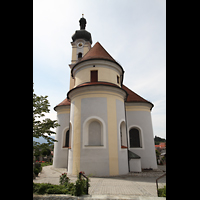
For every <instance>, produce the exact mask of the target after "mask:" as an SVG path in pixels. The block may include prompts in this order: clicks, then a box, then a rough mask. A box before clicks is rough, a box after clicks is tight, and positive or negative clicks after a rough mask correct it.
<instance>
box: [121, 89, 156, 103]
mask: <svg viewBox="0 0 200 200" xmlns="http://www.w3.org/2000/svg"><path fill="white" fill-rule="evenodd" d="M122 89H124V90H125V91H126V92H127V93H128V97H127V99H126V102H147V103H151V102H149V101H147V100H146V99H144V98H142V97H141V96H139V95H138V94H136V93H135V92H133V91H132V90H130V89H129V88H128V87H126V86H125V85H122ZM151 104H152V103H151ZM152 105H153V104H152Z"/></svg>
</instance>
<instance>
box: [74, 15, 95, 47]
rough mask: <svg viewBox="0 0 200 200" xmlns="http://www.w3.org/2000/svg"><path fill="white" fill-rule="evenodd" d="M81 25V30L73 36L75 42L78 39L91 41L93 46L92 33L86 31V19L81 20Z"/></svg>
mask: <svg viewBox="0 0 200 200" xmlns="http://www.w3.org/2000/svg"><path fill="white" fill-rule="evenodd" d="M79 23H80V30H76V32H75V33H74V35H72V40H73V42H74V41H75V40H77V39H84V40H85V41H89V42H90V43H91V44H92V36H91V33H90V32H88V31H86V30H85V26H86V23H87V21H86V19H85V18H84V17H82V18H81V19H80V20H79Z"/></svg>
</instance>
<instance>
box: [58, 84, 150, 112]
mask: <svg viewBox="0 0 200 200" xmlns="http://www.w3.org/2000/svg"><path fill="white" fill-rule="evenodd" d="M90 85H108V86H113V87H117V88H120V87H119V86H117V85H116V84H113V83H108V82H101V81H99V82H88V83H83V84H81V85H78V86H77V87H76V88H79V87H83V86H90ZM76 88H73V89H76ZM121 88H122V89H123V90H125V91H126V93H127V94H128V95H127V98H126V101H125V102H128V103H129V102H146V103H150V104H151V105H152V107H151V109H152V108H153V106H154V105H153V104H152V103H151V102H149V101H147V100H146V99H144V98H142V97H141V96H139V95H138V94H136V93H135V92H133V91H132V90H130V89H129V88H128V87H126V86H125V85H122V87H121ZM73 89H72V90H73ZM70 104H71V101H70V99H67V98H66V99H64V100H63V101H62V102H61V103H59V104H58V105H57V106H55V107H54V110H55V108H56V107H58V106H68V105H70Z"/></svg>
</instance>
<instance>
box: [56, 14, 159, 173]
mask: <svg viewBox="0 0 200 200" xmlns="http://www.w3.org/2000/svg"><path fill="white" fill-rule="evenodd" d="M79 22H80V30H76V32H75V34H74V35H73V36H72V42H71V45H72V60H71V64H69V67H70V70H71V73H70V88H69V91H68V93H67V98H66V99H64V100H63V101H62V102H61V103H59V104H58V105H57V106H55V107H54V110H55V111H56V112H57V119H58V123H59V124H60V126H59V127H57V130H56V136H55V139H56V140H57V141H58V142H55V143H54V155H53V156H54V158H53V167H55V168H67V170H68V173H69V174H73V175H76V174H77V173H78V172H79V171H84V172H85V174H86V175H89V174H92V175H94V176H95V175H96V176H112V175H121V174H127V173H129V172H130V171H133V172H134V171H135V172H141V170H142V168H152V169H156V168H157V163H156V155H155V147H154V137H153V128H152V119H151V110H152V108H153V104H152V103H151V102H149V101H147V100H145V99H144V98H142V97H141V96H139V95H138V94H136V93H135V92H133V91H132V90H131V89H129V88H128V87H127V86H125V85H124V84H123V80H124V68H123V67H122V66H121V65H120V64H119V63H118V62H116V60H115V59H114V58H113V57H112V56H111V55H110V54H109V53H108V52H107V51H106V50H105V49H104V47H103V46H102V45H101V44H100V43H99V42H97V43H96V44H95V45H94V46H93V47H92V37H91V34H90V33H89V32H88V31H86V30H85V26H86V19H85V18H84V17H82V18H81V19H80V21H79ZM111 42H112V41H111ZM125 50H126V49H125ZM133 74H134V68H133Z"/></svg>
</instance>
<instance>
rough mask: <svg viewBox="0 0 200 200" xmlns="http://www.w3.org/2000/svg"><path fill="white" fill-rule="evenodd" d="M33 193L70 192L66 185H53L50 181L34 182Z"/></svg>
mask: <svg viewBox="0 0 200 200" xmlns="http://www.w3.org/2000/svg"><path fill="white" fill-rule="evenodd" d="M33 193H36V194H66V193H68V190H67V188H66V187H65V186H64V185H52V184H50V183H33Z"/></svg>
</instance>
